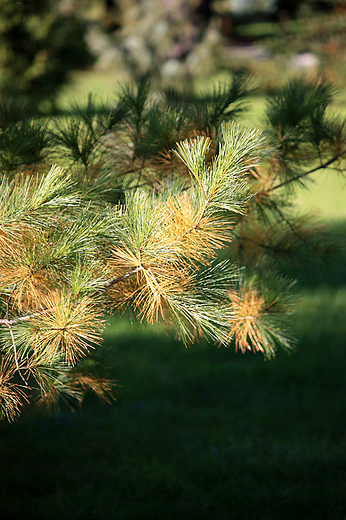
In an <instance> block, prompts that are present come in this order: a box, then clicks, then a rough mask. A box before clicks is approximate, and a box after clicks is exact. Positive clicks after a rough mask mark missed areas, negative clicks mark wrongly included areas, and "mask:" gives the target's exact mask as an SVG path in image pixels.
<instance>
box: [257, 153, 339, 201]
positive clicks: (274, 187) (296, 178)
mask: <svg viewBox="0 0 346 520" xmlns="http://www.w3.org/2000/svg"><path fill="white" fill-rule="evenodd" d="M345 153H346V150H343V151H342V152H340V153H338V154H336V155H334V157H332V158H331V159H329V160H328V161H326V162H325V163H323V164H320V165H319V166H316V168H312V170H309V171H307V172H304V173H300V174H298V175H296V176H295V177H292V178H291V179H287V180H286V181H283V182H280V184H277V185H276V186H272V187H271V188H268V190H267V193H269V192H271V191H274V190H277V189H278V188H282V186H286V185H287V184H290V183H291V182H294V181H297V180H299V179H303V178H304V177H307V176H308V175H310V174H311V173H314V172H317V171H318V170H322V169H324V168H327V167H328V166H330V165H331V164H333V163H334V162H335V161H337V160H338V159H339V157H341V156H342V155H344V154H345Z"/></svg>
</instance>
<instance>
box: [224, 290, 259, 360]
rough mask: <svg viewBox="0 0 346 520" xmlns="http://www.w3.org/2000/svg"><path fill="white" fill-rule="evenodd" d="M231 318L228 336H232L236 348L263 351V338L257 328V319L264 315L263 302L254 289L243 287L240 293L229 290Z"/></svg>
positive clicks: (243, 350)
mask: <svg viewBox="0 0 346 520" xmlns="http://www.w3.org/2000/svg"><path fill="white" fill-rule="evenodd" d="M229 298H230V300H231V304H232V309H233V311H234V313H235V317H234V318H233V319H232V322H231V328H230V331H229V338H230V339H232V338H234V340H235V348H236V350H238V349H239V350H241V351H242V352H245V350H254V351H260V352H264V348H263V338H262V335H261V332H260V329H259V326H258V324H259V321H260V318H261V316H263V315H264V313H265V311H264V309H265V302H264V300H263V298H262V297H261V295H260V294H258V292H257V291H256V290H255V289H249V290H246V289H243V290H241V292H240V294H238V293H236V292H230V293H229Z"/></svg>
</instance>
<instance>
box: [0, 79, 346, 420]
mask: <svg viewBox="0 0 346 520" xmlns="http://www.w3.org/2000/svg"><path fill="white" fill-rule="evenodd" d="M250 92H251V89H250V84H249V77H248V76H247V75H246V74H244V73H238V74H235V75H234V78H233V80H232V81H231V82H230V83H229V84H228V85H223V86H222V85H220V86H218V87H216V88H215V90H214V92H213V93H212V94H208V95H200V96H191V95H187V94H186V95H185V94H183V93H180V92H178V91H175V90H172V89H171V90H168V91H166V92H163V93H161V95H158V94H157V93H154V92H153V90H152V88H151V83H150V81H149V79H148V78H141V79H140V80H139V82H138V83H137V84H136V85H125V86H124V87H123V90H122V92H121V95H120V98H119V101H118V102H117V103H110V104H107V105H101V104H98V103H97V102H96V100H95V99H93V97H92V96H89V98H88V101H87V103H86V105H84V106H81V105H79V104H73V105H71V111H70V114H68V115H67V116H66V117H65V120H62V119H60V120H56V121H54V120H51V121H50V123H49V125H48V124H47V121H45V122H42V121H40V120H33V119H31V117H30V114H29V113H27V112H26V110H25V106H24V105H22V104H19V103H18V102H17V101H16V100H13V99H11V98H5V97H3V98H2V99H1V103H0V169H1V172H2V180H1V190H0V216H1V217H0V250H1V255H0V344H1V346H0V349H1V351H0V356H1V369H0V406H1V413H2V416H3V417H7V418H8V419H9V420H12V419H13V418H15V417H16V416H17V415H18V414H19V413H20V410H21V407H22V405H23V404H28V403H31V402H33V401H36V400H38V401H40V402H43V403H44V404H45V405H50V404H54V403H56V401H57V400H58V399H59V397H63V398H65V399H67V400H77V401H78V400H81V399H82V397H83V393H84V391H85V390H86V389H87V388H91V389H92V390H94V391H95V392H96V393H97V394H98V395H99V396H100V397H102V398H105V399H109V398H110V396H111V386H112V385H111V382H110V381H108V380H106V379H104V378H102V376H100V374H99V373H98V365H97V363H93V362H92V359H93V356H92V353H93V352H97V351H98V349H99V347H100V344H101V339H102V330H103V326H104V323H105V318H104V315H105V311H111V312H116V313H123V312H124V311H125V310H127V309H129V310H130V312H131V313H132V315H133V317H134V319H136V320H139V321H143V322H147V323H160V324H161V325H162V326H164V327H167V328H169V329H172V328H173V329H174V330H176V331H177V333H178V335H179V337H180V338H181V339H182V341H183V342H184V343H185V344H189V343H191V342H193V341H195V340H197V339H198V338H200V337H205V338H207V339H209V340H211V341H212V342H216V343H217V344H218V345H224V346H228V345H233V346H234V347H235V348H236V349H239V350H241V351H243V352H244V351H245V350H253V351H260V352H262V353H263V354H264V356H265V357H268V358H271V357H273V356H274V355H275V351H276V350H277V348H279V347H282V348H284V349H290V348H291V347H292V345H293V344H294V340H293V339H292V338H291V335H290V333H289V331H288V328H287V319H288V316H289V314H290V313H291V311H292V310H293V303H292V291H291V289H292V283H293V282H292V280H290V279H288V278H287V277H285V276H284V275H283V274H282V273H281V267H282V265H283V264H285V263H286V264H287V263H298V262H299V263H301V262H303V263H305V264H306V265H308V266H310V265H311V264H312V263H316V261H317V262H318V260H319V259H322V258H323V256H324V255H325V254H328V253H330V252H332V251H333V249H334V245H333V244H332V243H330V240H329V238H328V237H327V236H325V234H324V232H323V230H322V229H319V228H315V227H314V226H312V225H311V223H310V222H309V219H307V218H305V217H301V216H296V215H295V214H294V206H293V204H292V200H291V199H292V195H294V190H293V188H294V186H295V185H297V184H302V183H304V182H305V180H306V179H307V178H308V177H309V176H310V175H311V174H313V172H315V171H317V170H319V169H326V168H328V167H329V166H331V165H333V168H336V167H337V168H339V169H340V170H341V171H342V169H343V157H344V155H345V153H346V134H345V121H342V120H338V119H336V118H333V117H331V116H330V114H329V111H328V107H329V105H330V103H331V101H332V99H333V88H332V87H331V85H329V84H328V83H327V82H326V81H324V80H320V81H314V82H307V81H305V80H303V79H297V80H294V81H291V82H290V83H289V84H288V85H287V86H285V87H284V88H283V89H282V90H281V91H280V92H279V93H278V94H277V95H276V96H274V97H272V98H270V99H269V100H268V105H267V113H266V124H265V130H264V131H259V130H257V129H251V128H246V127H244V126H242V125H241V124H240V123H238V122H237V121H236V117H237V115H238V114H239V113H240V112H241V110H242V101H243V100H244V99H245V98H246V96H247V95H248V94H249V93H250ZM52 129H53V130H52ZM54 161H55V162H56V163H58V164H59V166H52V167H49V166H48V165H49V164H50V163H52V162H54ZM47 172H48V173H47Z"/></svg>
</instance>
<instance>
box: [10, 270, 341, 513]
mask: <svg viewBox="0 0 346 520" xmlns="http://www.w3.org/2000/svg"><path fill="white" fill-rule="evenodd" d="M341 272H342V270H340V273H341ZM340 276H341V275H340ZM340 276H336V277H335V282H337V281H339V283H335V284H334V285H333V284H330V285H327V284H324V283H323V284H322V285H321V286H320V287H319V286H317V285H316V283H315V285H314V287H313V286H312V284H308V283H306V284H305V289H304V292H303V293H302V298H301V301H300V309H299V311H298V312H297V313H296V315H294V317H293V319H292V322H293V327H294V329H295V330H296V332H297V335H298V337H299V338H300V340H299V346H298V349H297V351H296V352H292V354H291V355H287V354H286V353H283V352H280V353H279V354H278V356H277V358H276V359H275V360H273V361H267V362H265V361H264V360H263V358H262V357H260V355H258V354H257V355H254V354H251V353H247V354H245V355H241V354H236V353H234V352H232V351H231V350H228V349H225V348H217V347H215V346H213V345H208V344H206V343H202V344H199V345H193V346H191V347H189V348H188V349H185V348H184V347H183V346H182V345H181V344H180V343H179V342H177V341H175V339H174V337H173V336H164V335H163V334H162V333H160V332H158V333H156V334H154V333H153V332H152V330H151V329H148V328H144V327H142V328H140V329H132V328H131V326H130V325H129V323H128V322H127V321H126V320H121V321H117V320H113V321H111V322H110V325H109V327H108V330H107V334H106V336H105V353H106V354H107V356H108V360H109V366H110V367H111V368H110V371H111V377H113V378H114V379H116V380H118V381H119V383H120V384H121V386H119V387H117V401H116V402H115V403H113V404H112V405H105V404H102V403H101V402H99V401H98V400H97V399H95V398H93V397H91V396H90V397H88V398H87V399H86V402H85V404H84V405H83V409H82V411H75V412H71V411H70V410H62V411H61V412H60V413H56V414H54V415H53V416H52V417H41V416H38V415H30V416H26V417H25V416H23V417H21V418H20V419H19V421H18V422H16V423H14V424H12V425H8V424H5V423H1V424H0V430H1V434H0V457H1V472H0V475H1V477H0V478H1V485H0V499H1V518H2V519H4V520H5V519H6V520H7V519H17V518H25V519H28V520H30V519H35V518H37V519H46V518H47V519H50V520H55V519H59V520H62V519H64V520H66V519H83V520H84V519H97V520H98V519H100V520H101V519H116V520H125V519H128V520H129V519H131V520H132V519H142V518H143V519H152V520H156V519H157V520H159V519H160V520H161V519H162V520H166V519H167V520H173V519H174V520H176V519H179V520H184V519H189V520H191V519H192V520H194V519H198V520H221V519H222V520H230V519H246V520H248V519H250V520H251V519H253V520H255V519H256V520H257V519H258V520H260V519H261V520H262V519H268V520H274V519H275V520H276V519H278V520H279V519H280V520H286V519H287V520H292V519H300V518H301V519H304V520H325V519H332V520H344V519H345V514H346V416H345V409H346V393H345V374H346V344H345V337H346V320H345V319H344V316H345V309H346V288H345V286H342V284H341V283H340V280H344V279H345V278H341V277H340ZM342 276H343V277H344V276H345V273H344V272H343V274H342Z"/></svg>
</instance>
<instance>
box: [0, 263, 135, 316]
mask: <svg viewBox="0 0 346 520" xmlns="http://www.w3.org/2000/svg"><path fill="white" fill-rule="evenodd" d="M141 269H143V268H142V266H139V267H136V269H134V270H133V271H130V272H129V273H126V274H123V275H122V276H118V278H114V279H113V280H110V281H109V282H107V283H106V284H105V287H106V288H108V287H111V286H112V285H115V284H116V283H119V282H122V281H123V280H126V278H129V276H132V275H134V274H136V273H138V271H140V270H141ZM0 323H1V320H0Z"/></svg>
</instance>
